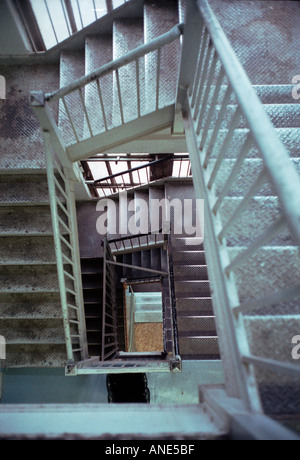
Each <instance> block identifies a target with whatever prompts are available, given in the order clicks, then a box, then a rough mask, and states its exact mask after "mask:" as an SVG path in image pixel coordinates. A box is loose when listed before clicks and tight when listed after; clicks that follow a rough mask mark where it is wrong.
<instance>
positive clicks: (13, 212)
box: [0, 0, 300, 439]
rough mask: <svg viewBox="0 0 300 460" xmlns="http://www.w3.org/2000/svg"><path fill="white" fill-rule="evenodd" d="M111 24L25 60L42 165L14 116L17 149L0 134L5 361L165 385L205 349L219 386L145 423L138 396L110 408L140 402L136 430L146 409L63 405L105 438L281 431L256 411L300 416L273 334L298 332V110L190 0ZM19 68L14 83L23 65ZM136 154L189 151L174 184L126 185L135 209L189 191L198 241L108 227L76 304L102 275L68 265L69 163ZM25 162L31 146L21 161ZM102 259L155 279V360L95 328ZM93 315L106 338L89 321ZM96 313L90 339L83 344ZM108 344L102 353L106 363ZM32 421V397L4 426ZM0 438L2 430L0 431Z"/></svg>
mask: <svg viewBox="0 0 300 460" xmlns="http://www.w3.org/2000/svg"><path fill="white" fill-rule="evenodd" d="M130 3H131V2H126V5H124V6H123V7H122V8H123V10H122V11H123V12H125V11H126V8H128V11H129V9H130ZM135 3H138V2H135ZM186 3H187V4H188V8H187V9H185V6H186ZM212 3H215V4H216V5H217V6H216V11H217V14H218V16H219V18H220V19H221V20H222V17H224V23H225V28H226V27H227V24H228V22H226V20H228V18H227V19H226V15H227V14H228V11H230V8H231V6H232V5H230V3H232V2H229V5H227V6H226V8H224V12H223V11H220V8H219V7H218V2H217V1H213V2H212ZM243 3H245V2H243ZM273 3H274V4H275V3H277V2H273ZM278 3H283V2H278ZM281 6H282V5H281ZM275 7H276V5H274V8H275ZM259 8H264V7H263V6H262V5H260V6H259ZM130 11H131V10H130ZM185 12H187V13H185ZM222 15H223V16H222ZM112 17H113V16H112ZM221 25H222V24H221ZM82 32H84V31H82ZM111 32H112V33H111V34H105V35H98V34H93V35H91V36H88V37H85V45H84V49H83V48H81V49H76V50H75V49H73V50H72V51H70V50H67V49H65V50H63V51H62V52H61V54H60V58H59V78H58V68H57V66H54V65H53V63H52V64H51V63H50V64H47V65H49V69H48V70H49V72H47V69H44V68H43V69H41V70H40V75H39V76H41V75H42V76H43V77H44V83H43V85H44V86H43V85H42V86H41V87H39V86H38V84H37V81H36V80H35V84H34V91H33V90H32V88H30V89H31V90H32V91H31V92H30V97H29V101H30V106H31V109H33V111H34V112H35V115H36V117H37V119H38V122H39V124H40V127H41V129H42V131H43V141H44V144H43V145H44V150H45V153H46V160H47V161H46V162H45V161H44V159H43V158H42V157H41V156H40V153H37V154H36V156H34V154H33V152H34V151H35V150H36V151H37V152H41V150H42V143H41V138H40V136H39V134H38V125H37V123H36V121H35V119H34V118H33V116H32V111H30V114H29V116H28V118H27V119H26V122H24V124H23V125H21V128H19V127H18V129H19V130H20V129H21V134H19V135H15V137H16V138H17V143H16V146H17V148H18V149H20V152H22V151H24V152H25V154H23V153H19V154H18V156H17V157H16V156H14V155H13V154H12V150H13V145H14V144H13V142H10V140H9V141H7V140H5V142H4V156H3V159H2V160H0V162H1V163H0V164H1V167H3V169H2V170H1V171H2V172H4V171H5V170H4V168H6V169H7V166H5V163H6V164H8V168H9V169H10V174H6V173H5V175H4V174H3V173H2V177H1V179H2V180H1V185H0V186H1V188H2V193H1V207H0V213H1V215H2V216H3V220H1V222H2V224H1V232H2V233H1V245H2V247H3V254H4V257H3V263H2V266H1V268H0V270H1V278H0V289H1V304H0V325H1V329H0V332H1V335H3V336H5V337H7V356H8V359H7V363H8V365H10V366H12V367H18V366H20V367H24V366H29V367H30V366H41V367H49V366H53V367H55V366H65V365H66V374H67V375H70V376H72V375H73V376H76V375H80V374H81V375H86V374H91V373H96V374H97V373H99V374H100V373H113V374H115V373H118V372H121V373H122V372H126V373H129V372H137V373H141V372H162V373H165V375H166V382H167V381H168V380H167V379H168V377H169V376H170V372H172V371H176V372H178V371H180V370H181V366H182V365H184V362H185V361H186V360H195V362H198V361H201V360H215V359H219V358H221V360H222V364H223V370H224V377H225V381H224V386H222V388H211V387H210V386H208V387H201V388H200V400H199V404H198V405H195V406H191V407H184V406H174V407H172V408H170V407H167V406H166V407H164V406H163V407H162V408H161V410H160V414H159V417H158V415H157V413H155V407H154V408H151V405H150V406H147V411H148V412H142V413H140V412H139V411H140V409H137V408H136V407H134V406H131V407H128V406H124V410H125V412H126V411H128V413H127V414H126V415H127V416H128V414H129V413H132V417H133V420H135V422H136V421H137V420H141V418H142V416H144V415H145V413H147V414H149V417H150V419H151V420H152V422H153V424H154V425H156V429H153V430H152V432H151V433H150V434H149V432H147V421H143V424H142V425H140V426H138V425H136V424H135V422H134V424H133V425H132V426H131V427H130V433H129V431H128V427H126V416H124V413H123V411H121V410H119V409H116V410H113V411H112V412H110V413H109V414H108V412H109V411H108V410H107V408H106V407H103V406H99V407H98V408H97V413H95V412H94V408H79V409H78V408H77V409H76V410H81V411H82V413H83V412H84V413H85V414H86V415H88V416H89V417H91V420H93V421H94V422H95V421H97V423H98V422H99V417H100V418H101V417H103V416H104V417H105V420H106V422H107V426H106V428H105V427H103V429H102V431H103V430H105V429H106V430H108V431H109V429H110V430H111V433H115V434H116V435H117V434H121V435H125V436H130V435H132V433H134V435H136V434H137V436H140V437H141V438H145V437H147V436H149V435H150V436H151V434H152V435H153V436H154V435H155V436H157V435H158V434H159V433H163V436H166V437H167V436H169V435H170V433H172V435H174V436H177V435H178V433H179V432H181V433H184V434H185V435H186V436H190V437H192V438H193V437H194V438H197V439H211V438H214V439H217V438H222V437H224V436H226V437H230V436H232V437H233V438H235V437H236V436H238V435H237V433H241V432H242V433H243V435H242V436H245V437H246V438H250V439H295V438H297V436H296V435H295V434H294V433H293V432H291V431H288V430H286V428H285V427H284V426H283V425H281V424H278V423H276V422H274V421H273V420H272V419H271V418H269V417H268V416H266V415H265V414H269V415H271V416H272V417H275V418H276V417H279V418H280V416H282V415H284V416H286V417H287V418H289V417H290V418H293V417H296V416H298V415H299V413H300V398H299V388H300V387H299V374H300V368H299V365H298V363H297V362H296V361H295V360H293V357H292V354H291V350H292V347H293V345H292V343H291V340H292V338H293V337H294V336H296V335H297V334H298V333H299V331H298V330H297V324H298V321H297V320H298V319H299V295H300V286H299V283H298V281H297V280H298V279H299V275H300V271H299V247H298V246H299V242H300V226H299V222H300V215H299V209H300V202H299V197H300V193H299V192H300V180H299V174H298V173H299V151H298V145H297V140H298V138H299V130H300V128H299V126H300V111H299V107H300V106H299V104H297V103H296V102H295V100H294V99H293V98H292V97H291V91H292V87H291V85H290V84H287V82H286V81H284V82H282V81H281V82H280V83H281V84H279V85H270V82H269V81H268V78H267V79H266V80H265V81H264V80H263V78H264V74H262V75H260V81H259V83H258V84H256V85H253V86H252V85H251V84H250V81H249V79H248V77H247V75H246V73H245V71H244V69H243V67H242V65H244V66H245V67H246V68H247V67H248V66H249V62H248V60H247V59H248V58H247V59H245V62H243V58H244V54H243V52H241V53H240V55H238V56H237V54H236V53H235V51H234V50H233V47H232V46H231V44H230V43H229V41H228V39H227V37H226V35H225V33H224V32H223V30H222V27H221V26H220V24H219V22H218V19H217V17H216V16H215V14H214V13H213V11H212V9H211V8H210V6H209V4H208V2H207V1H206V0H198V1H194V2H184V1H179V2H177V1H172V2H169V1H163V2H155V1H153V0H151V1H148V0H146V1H145V2H144V3H143V8H142V14H141V15H140V14H137V16H135V17H131V18H126V15H125V16H124V17H116V20H113V21H112V28H111ZM83 35H84V33H83ZM238 54H239V53H238ZM51 66H52V67H51ZM247 70H248V69H247ZM26 72H28V74H30V75H29V77H28V76H27V78H30V77H32V75H33V72H32V69H30V70H28V69H27V70H26ZM26 75H27V74H26ZM35 78H37V77H35ZM58 80H59V82H58ZM282 83H283V84H282ZM288 83H290V82H288ZM58 86H59V87H60V88H59V89H56V88H57V87H58ZM27 89H28V91H27V93H28V92H29V86H28V82H27ZM12 96H13V97H14V98H16V99H15V100H17V101H22V104H21V105H20V107H21V109H22V111H23V115H24V113H26V110H27V111H29V110H30V109H29V108H27V105H26V102H24V99H23V100H21V99H18V97H17V96H16V95H12ZM20 97H21V96H20V95H19V98H20ZM25 106H26V109H25ZM3 123H4V122H3ZM6 126H7V120H6ZM9 132H10V131H9ZM23 133H26V135H27V136H28V138H29V140H28V142H24V139H23ZM13 137H14V135H11V138H12V139H13ZM149 146H151V147H150V148H149ZM186 146H187V149H186ZM176 147H177V148H176ZM22 149H23V150H22ZM185 149H186V150H185ZM137 151H139V152H149V151H151V152H156V153H157V154H162V153H169V152H175V151H176V152H185V151H188V152H189V158H190V162H191V169H192V175H193V176H192V178H190V179H189V178H187V179H186V180H185V182H184V181H172V179H170V180H167V179H164V178H162V179H161V180H160V181H157V182H154V183H152V184H147V185H143V186H140V187H138V188H137V189H134V190H132V192H130V193H132V194H133V196H134V197H135V199H136V200H138V199H139V198H141V197H143V198H144V199H145V198H146V202H148V203H151V200H152V199H153V198H154V197H157V196H163V197H165V198H168V199H172V198H173V197H175V196H179V197H180V199H182V200H184V198H186V197H191V196H194V197H195V198H197V199H202V200H203V199H204V205H205V214H204V215H205V234H204V242H203V241H202V239H200V240H199V241H198V244H193V243H195V241H194V242H191V238H190V236H189V235H186V234H184V233H183V234H182V235H180V236H178V235H175V234H174V232H173V233H172V228H173V226H172V224H174V221H172V219H173V218H174V216H171V234H170V235H169V236H168V244H167V245H166V242H165V239H164V238H163V240H162V241H159V240H157V239H156V237H155V236H154V235H152V236H151V237H152V240H151V241H149V240H148V239H147V232H146V234H141V235H139V236H137V235H135V242H133V239H132V237H131V236H130V235H129V236H128V235H125V237H124V235H121V234H114V233H113V232H111V231H110V230H109V228H108V235H107V237H108V240H105V243H104V246H105V251H106V250H108V251H109V253H110V255H109V258H108V259H107V258H106V252H105V257H104V259H105V263H104V265H103V274H104V277H103V280H104V283H105V289H103V285H102V286H100V288H101V287H102V291H101V293H102V303H101V302H97V300H91V302H89V300H88V297H89V294H90V292H91V291H93V290H94V291H95V292H96V293H98V289H99V287H98V286H99V285H98V286H97V283H96V284H94V279H92V278H94V275H95V273H96V275H97V277H98V275H100V274H101V275H102V271H101V270H98V268H97V270H96V271H94V270H95V269H94V268H93V263H91V264H90V261H89V264H87V265H86V264H85V262H86V261H84V258H82V257H81V261H80V248H79V244H78V236H77V226H76V212H75V205H76V200H75V195H76V198H77V199H78V197H79V196H80V197H81V198H82V196H85V198H88V187H87V185H90V184H89V182H90V181H87V182H85V180H84V179H83V175H82V170H81V167H80V165H79V163H78V162H79V161H81V160H87V159H88V158H89V157H91V156H92V155H94V154H99V153H104V154H106V155H109V154H110V153H111V152H114V153H115V152H117V153H118V152H125V153H127V152H128V153H130V152H137ZM26 154H27V155H26ZM28 156H32V157H33V160H32V161H31V163H30V164H31V166H29V164H28ZM28 168H30V169H28ZM22 169H27V171H26V174H24V171H22ZM28 172H29V173H30V174H28ZM33 172H34V173H35V174H33ZM46 172H47V175H48V187H49V194H48V191H47V187H46ZM191 180H193V187H192V186H191ZM114 187H115V183H114V182H112V181H111V191H112V194H111V195H112V196H111V199H112V200H115V201H116V202H117V201H118V197H119V194H118V193H117V192H118V191H119V190H120V189H121V188H122V187H120V188H118V187H116V188H114ZM123 190H124V188H123ZM118 206H119V207H120V206H121V202H119V203H118ZM50 209H51V219H50ZM135 209H137V208H135ZM118 210H119V216H121V215H122V212H120V208H118ZM40 216H44V219H43V220H42V219H41V217H40ZM51 223H52V226H51ZM108 227H109V222H108ZM18 245H20V247H21V250H17V248H18ZM63 247H64V251H63V250H62V249H63ZM55 264H56V266H55ZM80 267H81V269H80ZM91 267H92V268H91ZM108 267H109V270H110V273H113V272H114V273H117V279H118V281H120V282H121V280H122V282H123V283H124V285H126V286H128V285H130V286H134V289H136V291H137V292H145V286H146V285H147V286H148V285H150V284H152V283H153V285H154V284H155V283H159V284H160V289H161V291H162V298H163V329H164V349H163V350H161V351H162V354H161V356H159V357H158V356H155V359H153V358H152V359H149V356H146V354H144V355H143V356H141V357H140V360H139V361H137V359H136V356H134V355H133V354H130V353H129V354H128V355H126V353H127V352H126V350H125V346H126V340H125V339H124V338H123V339H124V342H123V343H122V346H121V348H124V351H123V350H121V349H120V347H119V344H118V340H117V339H116V341H115V339H113V340H112V337H113V336H114V337H118V334H119V331H118V328H119V327H120V324H118V323H117V318H116V316H115V314H116V309H115V308H114V305H115V302H112V298H113V297H114V294H115V293H114V289H115V288H114V287H113V288H112V290H111V291H109V293H108V291H107V290H106V280H107V276H106V275H107V271H106V270H107V268H108ZM112 267H114V270H112ZM143 278H144V279H143ZM147 278H148V279H147ZM111 283H112V282H111V280H108V284H110V286H111ZM152 287H153V286H152ZM110 288H111V287H110ZM90 290H91V291H90ZM149 290H150V292H151V288H150V289H149ZM153 290H154V289H153ZM95 292H94V293H95ZM108 294H109V295H108ZM97 295H98V294H97ZM70 298H71V299H72V301H71V299H70ZM90 303H93V304H97V305H98V304H99V305H100V306H102V312H101V313H99V312H98V311H97V313H96V314H95V313H94V310H93V308H92V307H91V305H89V304H90ZM99 305H98V307H99ZM108 305H109V307H110V310H108V309H106V306H108ZM89 308H91V309H90V310H89ZM109 315H110V317H111V320H112V322H110V326H109V327H110V331H109V332H107V330H106V329H105V327H103V325H105V324H108V322H107V321H106V319H105V318H107V317H108V316H109ZM120 317H121V316H120V315H119V318H120ZM90 320H91V321H90ZM122 321H123V318H122ZM89 323H90V326H89ZM100 325H102V338H101V339H102V343H101V344H100V341H99V340H98V338H97V339H96V340H94V339H93V338H92V337H93V336H94V335H95V334H94V333H95V332H96V333H98V332H99V331H100V328H101V326H100ZM111 329H113V331H111ZM2 331H3V332H2ZM123 332H124V331H123ZM107 336H109V340H108V341H107V342H105V340H106V339H105V338H106V337H107ZM123 339H122V340H123ZM109 347H112V348H113V352H112V355H113V359H108V360H107V359H106V358H107V356H106V355H105V349H107V348H109ZM66 350H67V352H66ZM94 353H96V354H95V355H94ZM99 356H100V357H102V359H100V360H99ZM195 365H196V364H195ZM149 407H150V409H149ZM0 409H1V410H0V419H4V418H5V417H7V416H9V417H10V419H11V420H15V419H16V417H17V416H19V414H18V413H17V412H14V410H13V409H10V408H9V407H7V406H5V405H4V406H3V408H0ZM69 409H70V408H69ZM72 410H73V409H71V412H72ZM76 410H75V412H76ZM130 411H131V412H130ZM174 411H178V412H177V415H178V414H179V418H180V417H181V419H180V420H179V422H178V424H177V426H176V427H175V426H173V422H172V423H171V424H170V425H169V426H168V421H170V420H172V417H173V415H174ZM50 412H51V410H50ZM69 413H70V412H69ZM23 414H25V412H23ZM99 414H100V415H99ZM25 415H26V416H27V417H28V416H29V417H30V415H29V414H25ZM41 416H42V414H41V413H40V409H39V408H37V407H36V408H33V412H32V423H31V424H30V428H26V429H24V425H22V417H21V418H20V419H19V420H20V422H19V424H18V423H17V422H16V421H15V427H16V429H15V432H16V433H19V432H20V433H24V432H25V434H26V435H28V436H29V437H30V436H32V435H34V434H36V433H40V431H39V429H40V428H39V427H38V425H37V423H38V421H39V420H40V418H39V417H41ZM56 416H57V413H56V410H55V409H54V411H53V416H52V418H51V416H50V417H48V423H49V427H51V428H52V429H53V431H52V433H55V436H57V437H59V436H61V435H62V433H66V432H70V431H69V430H73V432H76V423H75V422H74V421H71V420H70V419H68V420H67V419H66V420H65V421H62V427H63V428H62V431H60V429H59V428H58V429H57V430H56V429H54V428H53V427H54V426H55V421H56V420H57V419H56ZM34 417H35V418H36V420H37V422H34ZM54 419H55V420H54ZM116 420H118V423H119V425H118V430H117V432H115V431H114V430H116V428H115V427H116V423H115V422H116ZM67 423H69V428H68V429H67V430H66V426H67ZM91 423H92V422H91ZM154 425H153V426H154ZM3 426H5V425H3ZM100 426H102V425H101V423H100ZM77 429H78V430H79V431H80V430H81V431H80V432H81V433H82V434H83V436H86V437H91V436H98V437H101V436H102V434H103V433H102V432H101V433H99V431H98V434H96V435H95V429H94V428H93V427H92V426H91V425H89V424H88V426H87V427H86V428H85V429H83V428H82V427H81V428H78V427H77ZM24 430H25V431H24ZM100 431H101V430H100ZM0 432H1V430H0ZM71 432H72V431H71ZM1 433H2V432H1ZM147 433H148V434H147ZM3 434H4V436H5V435H6V434H11V433H8V432H5V428H4V431H3Z"/></svg>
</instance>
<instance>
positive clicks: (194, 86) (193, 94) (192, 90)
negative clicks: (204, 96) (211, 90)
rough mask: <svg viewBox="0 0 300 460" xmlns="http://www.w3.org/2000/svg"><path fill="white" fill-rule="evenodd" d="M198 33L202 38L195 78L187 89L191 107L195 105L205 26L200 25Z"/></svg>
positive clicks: (205, 35) (205, 36) (204, 41)
mask: <svg viewBox="0 0 300 460" xmlns="http://www.w3.org/2000/svg"><path fill="white" fill-rule="evenodd" d="M199 33H201V34H202V40H201V43H200V48H199V55H198V62H197V67H196V72H195V78H194V81H193V84H192V85H191V88H190V91H189V96H190V97H192V101H191V106H192V108H194V106H195V99H196V93H197V88H198V80H199V78H200V73H201V69H202V64H203V56H204V48H205V44H206V38H207V33H206V28H205V26H202V31H200V32H199Z"/></svg>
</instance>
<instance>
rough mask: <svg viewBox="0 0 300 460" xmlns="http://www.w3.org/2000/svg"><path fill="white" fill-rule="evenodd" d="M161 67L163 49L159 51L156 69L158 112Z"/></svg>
mask: <svg viewBox="0 0 300 460" xmlns="http://www.w3.org/2000/svg"><path fill="white" fill-rule="evenodd" d="M160 65H161V48H159V49H158V50H157V67H156V110H158V107H159V80H160Z"/></svg>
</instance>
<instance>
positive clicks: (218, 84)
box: [199, 67, 225, 150]
mask: <svg viewBox="0 0 300 460" xmlns="http://www.w3.org/2000/svg"><path fill="white" fill-rule="evenodd" d="M224 76H225V72H224V68H223V67H221V68H220V71H219V75H218V78H217V82H216V86H215V88H214V93H213V97H212V100H211V102H210V107H209V111H208V114H207V118H206V122H205V126H204V129H203V131H202V135H201V136H200V145H199V148H200V150H203V147H204V145H205V142H206V139H207V134H208V130H209V126H210V122H211V119H212V116H213V113H214V112H215V109H216V104H217V101H218V97H219V94H220V88H221V85H222V82H223V79H224Z"/></svg>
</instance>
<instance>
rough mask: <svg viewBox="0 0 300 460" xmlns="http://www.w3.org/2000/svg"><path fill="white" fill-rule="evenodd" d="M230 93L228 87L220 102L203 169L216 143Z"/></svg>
mask: <svg viewBox="0 0 300 460" xmlns="http://www.w3.org/2000/svg"><path fill="white" fill-rule="evenodd" d="M231 93H232V90H231V88H230V86H228V87H227V90H226V93H225V96H224V99H223V102H222V105H221V108H220V111H219V114H218V118H217V121H216V123H215V124H214V129H213V133H212V135H211V138H210V141H209V145H208V147H207V150H206V156H205V160H204V162H203V167H204V168H207V165H208V161H209V158H210V155H211V153H212V150H213V149H214V146H215V141H216V138H217V135H218V133H219V130H220V127H221V124H222V121H223V120H224V113H225V111H226V110H227V105H228V102H229V99H230V96H231Z"/></svg>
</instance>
